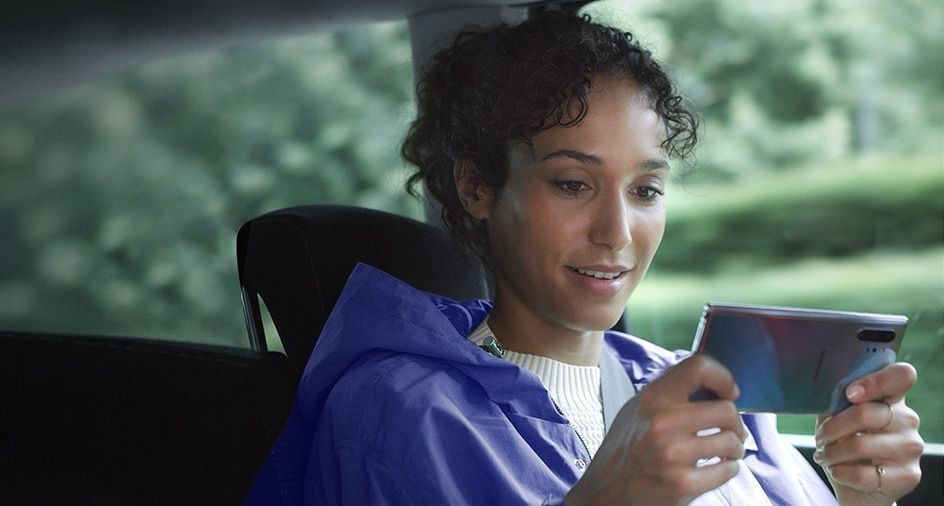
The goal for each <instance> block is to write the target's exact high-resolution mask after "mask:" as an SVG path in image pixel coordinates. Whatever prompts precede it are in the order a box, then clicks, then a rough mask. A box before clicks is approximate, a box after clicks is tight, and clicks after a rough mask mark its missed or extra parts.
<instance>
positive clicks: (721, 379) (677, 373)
mask: <svg viewBox="0 0 944 506" xmlns="http://www.w3.org/2000/svg"><path fill="white" fill-rule="evenodd" d="M650 389H653V390H654V391H653V392H651V395H652V396H653V397H656V398H658V399H661V400H662V401H663V402H665V403H683V402H688V401H689V397H690V396H691V395H692V394H693V393H695V392H697V391H699V390H706V391H708V392H711V393H713V394H715V395H716V396H717V397H718V398H719V399H722V400H734V399H737V398H738V396H739V395H740V390H739V389H738V386H737V385H736V384H735V383H734V377H733V376H732V375H731V371H729V370H728V369H727V368H726V367H724V366H723V365H721V363H720V362H718V361H717V360H715V359H713V358H711V357H707V356H705V355H693V356H691V357H688V358H686V359H685V360H683V361H681V362H679V363H678V364H676V365H674V366H673V367H671V368H669V369H668V370H667V371H666V372H665V374H663V375H662V377H660V378H659V379H657V380H656V381H653V382H652V383H651V384H650V385H649V386H647V387H646V388H645V389H643V394H645V393H646V391H647V390H650Z"/></svg>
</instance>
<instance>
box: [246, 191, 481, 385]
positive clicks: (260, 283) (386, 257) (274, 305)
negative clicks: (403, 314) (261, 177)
mask: <svg viewBox="0 0 944 506" xmlns="http://www.w3.org/2000/svg"><path fill="white" fill-rule="evenodd" d="M236 242H237V246H236V249H237V264H238V268H239V280H240V285H241V287H242V289H243V297H244V300H243V304H244V308H245V309H246V311H247V313H246V316H247V325H249V326H250V328H249V330H250V339H251V340H257V341H258V340H260V339H261V342H256V343H254V347H255V348H257V349H262V350H264V349H265V340H264V333H263V332H262V330H261V329H262V327H261V320H260V318H259V316H258V302H257V301H256V300H255V299H256V295H258V296H259V297H261V298H262V300H263V302H264V303H265V305H266V307H267V309H268V311H269V314H270V315H271V316H272V320H273V322H274V324H275V327H276V329H277V330H278V333H279V337H280V338H281V340H282V345H283V347H284V349H285V353H286V355H287V357H288V360H289V362H290V363H291V364H292V366H293V368H295V369H296V372H297V373H298V374H299V375H300V374H301V371H302V370H303V369H304V366H305V363H306V362H307V361H308V356H309V355H310V353H311V349H312V347H313V346H314V344H315V341H316V340H317V337H318V335H319V334H320V333H321V329H322V327H323V326H324V323H325V320H326V319H327V317H328V314H329V313H330V312H331V310H332V309H333V308H334V305H335V302H336V301H337V299H338V296H339V295H340V294H341V290H342V288H343V287H344V284H345V282H346V281H347V278H348V276H349V275H350V273H351V271H352V270H353V269H354V266H355V265H357V264H358V263H365V264H368V265H371V266H373V267H376V268H378V269H380V270H383V271H385V272H387V273H389V274H391V275H393V276H396V277H397V278H399V279H401V280H403V281H405V282H407V283H409V284H411V285H413V286H414V287H416V288H419V289H420V290H424V291H428V292H432V293H435V294H438V295H442V296H445V297H449V298H452V299H456V300H464V299H474V298H485V297H487V296H488V285H487V282H486V276H485V270H484V268H483V267H482V265H481V263H480V262H479V261H478V260H477V259H476V258H474V257H472V256H471V255H469V254H467V253H465V252H464V251H463V250H462V249H461V248H460V247H459V246H458V245H456V244H455V242H454V241H453V240H452V239H451V238H450V237H449V236H448V234H447V233H446V232H445V231H443V230H442V229H439V228H436V227H434V226H432V225H428V224H425V223H421V222H419V221H416V220H412V219H409V218H405V217H402V216H398V215H394V214H390V213H385V212H381V211H373V210H368V209H363V208H357V207H348V206H328V205H312V206H302V207H292V208H287V209H281V210H278V211H274V212H271V213H267V214H264V215H262V216H259V217H257V218H254V219H252V220H249V221H248V222H246V223H245V224H244V225H243V226H242V227H241V228H240V230H239V233H238V235H237V241H236ZM253 305H255V310H253V309H252V307H253ZM253 312H255V313H256V314H252V313H253ZM253 327H255V331H256V332H255V333H256V334H260V335H257V336H255V337H253V334H254V329H253Z"/></svg>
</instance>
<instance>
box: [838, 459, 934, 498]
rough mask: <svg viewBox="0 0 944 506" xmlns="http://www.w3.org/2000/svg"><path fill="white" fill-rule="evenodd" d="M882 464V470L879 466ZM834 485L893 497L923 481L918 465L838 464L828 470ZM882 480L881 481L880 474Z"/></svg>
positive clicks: (899, 495) (902, 493)
mask: <svg viewBox="0 0 944 506" xmlns="http://www.w3.org/2000/svg"><path fill="white" fill-rule="evenodd" d="M878 466H881V471H879V467H878ZM827 472H828V473H829V475H830V476H831V477H832V481H833V482H834V485H842V486H845V487H849V488H853V489H856V490H859V491H862V492H875V493H879V491H881V493H882V494H883V495H884V496H886V497H890V498H892V499H895V498H898V497H901V496H902V495H904V494H905V493H907V492H908V491H910V490H912V489H913V488H914V487H916V486H917V485H918V482H920V481H921V467H920V466H918V465H916V464H915V465H908V466H889V465H885V464H872V463H867V464H838V465H835V466H832V467H831V468H829V469H828V470H827ZM880 474H881V475H882V476H881V481H879V475H880Z"/></svg>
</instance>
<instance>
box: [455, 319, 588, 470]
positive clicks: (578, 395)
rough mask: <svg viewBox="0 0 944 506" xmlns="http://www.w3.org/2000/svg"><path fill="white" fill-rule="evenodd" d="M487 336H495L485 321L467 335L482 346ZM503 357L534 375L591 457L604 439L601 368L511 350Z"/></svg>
mask: <svg viewBox="0 0 944 506" xmlns="http://www.w3.org/2000/svg"><path fill="white" fill-rule="evenodd" d="M488 336H493V337H494V334H493V333H492V331H491V329H490V328H489V327H488V323H487V320H486V321H483V322H482V324H481V325H479V326H478V328H476V329H475V330H473V331H472V333H471V334H469V340H470V341H472V342H474V343H475V344H478V345H481V344H482V341H484V340H485V338H486V337H488ZM500 341H501V340H500V339H499V342H500ZM504 358H505V360H508V361H509V362H512V363H514V364H517V365H518V366H520V367H522V368H524V369H527V370H529V371H531V372H533V373H534V374H536V375H537V376H538V378H540V379H541V382H542V383H543V384H544V388H546V389H547V391H548V393H549V394H550V396H551V399H553V400H554V402H556V403H557V405H558V407H560V409H561V411H563V412H564V416H565V417H567V419H568V420H570V423H571V425H573V426H574V430H576V431H577V435H579V436H580V439H581V440H583V442H584V443H585V444H586V445H587V450H588V451H589V452H590V456H591V457H593V455H594V454H596V452H597V449H599V448H600V444H601V443H602V442H603V436H604V428H603V398H602V396H601V394H600V368H599V367H597V366H579V365H571V364H566V363H564V362H558V361H557V360H554V359H550V358H547V357H541V356H538V355H530V354H527V353H518V352H516V351H511V350H506V351H505V356H504Z"/></svg>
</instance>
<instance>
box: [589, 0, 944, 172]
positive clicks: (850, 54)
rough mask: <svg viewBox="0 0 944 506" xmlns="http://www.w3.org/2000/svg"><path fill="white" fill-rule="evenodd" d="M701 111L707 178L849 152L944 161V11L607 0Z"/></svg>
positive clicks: (933, 6) (605, 14)
mask: <svg viewBox="0 0 944 506" xmlns="http://www.w3.org/2000/svg"><path fill="white" fill-rule="evenodd" d="M593 12H594V13H595V14H597V15H598V17H601V18H602V19H605V20H608V21H611V22H615V23H618V24H620V25H621V26H624V27H626V28H627V29H630V30H635V31H638V32H639V33H640V34H641V37H642V39H643V40H644V41H650V44H651V45H652V47H653V49H654V50H655V51H656V53H657V54H659V55H661V56H662V57H663V59H664V60H665V61H666V62H667V63H668V65H669V66H670V67H671V68H672V69H673V70H674V73H675V74H676V77H677V79H678V80H679V82H680V83H681V87H682V89H683V92H684V93H685V94H686V95H687V96H688V97H689V98H690V99H691V100H692V101H693V102H694V103H695V104H696V105H697V107H698V109H699V110H700V111H701V113H702V115H703V117H704V120H705V124H706V128H705V131H704V134H705V136H704V143H703V144H702V147H701V149H700V155H699V158H700V168H699V171H701V172H702V175H703V177H708V176H711V177H715V178H729V179H730V178H737V177H740V176H742V175H744V174H749V173H752V172H766V171H769V170H771V169H788V168H790V167H793V166H796V165H805V164H808V163H810V162H818V163H827V162H831V161H833V160H837V159H841V158H843V157H848V156H850V155H857V156H858V155H862V154H866V153H874V152H882V153H897V154H908V153H911V152H914V151H924V150H927V149H928V148H929V147H933V152H935V153H936V154H938V155H939V154H940V152H941V151H940V150H941V149H942V144H941V143H942V135H941V134H942V130H941V125H942V124H944V65H942V64H941V63H942V62H941V56H940V55H941V54H942V53H944V37H941V32H942V30H944V6H942V5H941V4H940V2H935V1H934V0H908V1H905V2H885V1H882V0H861V1H860V0H803V1H793V2H768V1H763V0H754V1H747V2H744V1H741V0H690V1H686V2H668V1H659V0H646V1H639V2H631V3H627V2H618V1H604V2H599V3H598V4H594V8H593Z"/></svg>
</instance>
